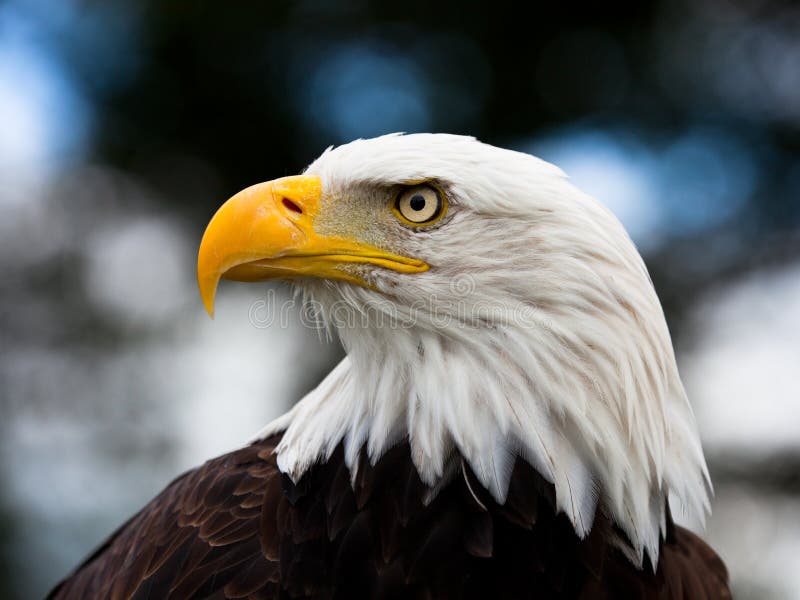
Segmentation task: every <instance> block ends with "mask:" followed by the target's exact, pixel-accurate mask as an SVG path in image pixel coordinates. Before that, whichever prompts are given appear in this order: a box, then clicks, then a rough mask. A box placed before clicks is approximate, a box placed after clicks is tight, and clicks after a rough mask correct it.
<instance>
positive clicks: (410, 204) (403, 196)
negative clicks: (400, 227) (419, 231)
mask: <svg viewBox="0 0 800 600" xmlns="http://www.w3.org/2000/svg"><path fill="white" fill-rule="evenodd" d="M392 211H393V212H394V214H395V216H397V218H398V219H399V220H400V221H401V222H403V223H404V224H406V225H410V226H411V227H422V226H427V225H432V224H433V223H436V222H437V221H438V220H439V219H441V218H442V217H443V216H444V215H445V213H446V212H447V200H446V199H445V197H444V194H442V192H441V191H440V190H439V189H438V188H436V187H434V186H432V185H429V184H424V183H422V184H417V185H411V186H408V187H405V188H403V189H402V190H400V193H399V194H398V195H397V198H395V201H394V206H393V207H392Z"/></svg>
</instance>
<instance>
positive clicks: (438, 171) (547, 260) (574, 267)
mask: <svg viewBox="0 0 800 600" xmlns="http://www.w3.org/2000/svg"><path fill="white" fill-rule="evenodd" d="M615 238H618V239H619V240H621V242H622V244H621V245H622V247H623V248H622V249H623V250H627V251H628V252H627V254H628V256H622V257H621V256H619V255H618V253H617V252H616V251H617V250H618V249H617V248H616V247H615V244H614V243H613V241H614V240H615ZM622 254H625V253H624V252H623V253H622ZM626 258H627V259H628V261H629V262H628V264H618V265H616V266H618V267H620V268H621V269H622V270H625V269H628V268H631V267H632V268H633V270H634V273H633V277H635V278H642V277H643V278H645V279H646V273H645V272H644V269H643V267H642V265H641V263H640V262H639V260H638V255H636V253H635V251H634V252H633V253H631V252H630V244H629V242H628V240H627V236H626V235H625V233H624V232H623V231H622V229H621V227H620V225H619V224H618V223H617V222H616V220H615V219H614V218H613V217H612V216H611V215H610V214H608V213H607V212H606V211H605V210H604V209H603V208H602V207H600V205H598V204H597V203H595V202H593V201H591V200H590V199H587V198H586V197H585V196H582V195H581V194H580V193H578V192H577V190H575V189H574V188H572V187H571V186H570V185H569V184H568V183H567V182H566V179H565V177H564V176H563V175H562V173H561V172H560V171H559V170H558V169H557V168H555V167H553V166H552V165H549V164H547V163H544V162H542V161H539V160H537V159H534V158H533V157H531V156H529V155H525V154H521V153H517V152H511V151H508V150H503V149H500V148H495V147H492V146H487V145H485V144H480V143H479V142H476V141H475V140H472V139H471V138H463V137H459V136H446V135H408V136H385V137H382V138H377V139H372V140H359V141H357V142H353V143H351V144H348V145H346V146H342V147H339V148H336V149H333V150H328V151H327V152H326V153H324V154H323V155H322V156H321V157H320V158H319V159H317V161H315V162H314V163H313V164H312V165H311V166H310V167H309V168H308V169H307V171H306V172H305V173H304V174H303V175H299V176H295V177H286V178H283V179H280V180H276V181H272V182H268V183H264V184H258V185H256V186H253V187H251V188H248V189H246V190H244V191H242V192H240V193H239V194H237V195H236V196H235V197H234V198H232V199H231V200H230V201H229V202H228V203H227V204H226V205H225V206H223V207H222V208H221V209H220V211H219V213H218V214H217V216H216V217H215V218H214V220H213V221H212V223H211V224H210V225H209V228H208V231H207V233H206V236H205V238H204V241H203V245H202V247H201V250H200V260H199V271H198V277H199V281H200V287H201V293H202V295H203V298H204V301H205V302H206V307H207V308H208V310H209V312H211V311H212V310H213V301H214V294H215V290H216V285H217V282H218V280H219V278H220V277H222V278H226V279H234V280H242V281H254V280H263V279H274V278H280V279H291V280H294V281H295V283H296V284H297V285H298V287H300V288H302V289H304V290H306V291H308V292H310V294H311V295H312V296H313V297H314V298H315V299H316V300H318V301H320V302H321V303H322V305H323V308H325V309H326V313H327V314H326V315H325V316H327V317H328V318H329V319H330V320H332V321H333V323H332V324H333V325H334V326H335V325H336V324H342V325H343V324H344V323H347V324H348V325H350V326H352V325H353V324H354V323H360V324H363V323H366V324H367V325H370V324H371V323H370V322H369V321H368V320H366V321H365V319H364V318H363V317H365V316H366V317H368V316H369V315H374V316H377V317H380V318H383V322H384V323H390V324H392V325H395V326H400V327H409V326H418V327H420V328H432V329H436V330H437V331H439V332H440V333H442V334H443V335H448V336H455V337H461V336H460V332H459V331H456V330H455V329H454V328H456V329H463V328H481V327H503V326H508V325H511V324H514V323H515V324H517V325H520V326H536V325H537V323H538V324H539V325H541V324H542V322H543V320H544V319H551V318H552V315H549V314H547V310H545V309H548V308H550V307H552V305H553V304H554V303H555V302H558V298H559V297H561V298H562V299H563V291H564V289H565V288H569V287H571V286H573V287H574V286H578V287H579V284H580V282H581V281H582V280H585V278H586V277H592V276H593V274H594V271H595V268H596V267H597V266H603V268H605V267H606V266H607V265H601V263H603V262H605V263H619V262H620V261H621V260H622V261H623V262H624V260H625V259H626ZM593 263H595V264H593ZM336 282H346V283H347V284H356V286H358V288H354V287H353V285H344V286H343V285H339V284H338V283H336ZM582 300H583V301H585V302H589V303H591V302H593V301H594V300H593V299H592V298H590V297H587V298H583V299H582ZM348 310H355V311H361V313H362V318H357V319H353V318H352V315H350V314H349V313H348Z"/></svg>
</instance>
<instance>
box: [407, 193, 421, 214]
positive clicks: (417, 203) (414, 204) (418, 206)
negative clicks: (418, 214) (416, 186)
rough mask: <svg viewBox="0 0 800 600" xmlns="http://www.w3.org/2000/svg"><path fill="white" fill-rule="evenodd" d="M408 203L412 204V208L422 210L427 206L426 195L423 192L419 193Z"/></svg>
mask: <svg viewBox="0 0 800 600" xmlns="http://www.w3.org/2000/svg"><path fill="white" fill-rule="evenodd" d="M408 204H409V206H411V210H415V211H420V210H422V209H423V208H425V197H424V196H423V195H422V194H417V195H416V196H413V197H412V198H411V201H410V202H409V203H408Z"/></svg>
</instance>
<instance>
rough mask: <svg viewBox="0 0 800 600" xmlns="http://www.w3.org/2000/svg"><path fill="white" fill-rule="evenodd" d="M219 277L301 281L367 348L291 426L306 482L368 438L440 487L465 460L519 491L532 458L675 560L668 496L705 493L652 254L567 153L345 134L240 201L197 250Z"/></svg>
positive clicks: (295, 458) (352, 356) (498, 485)
mask: <svg viewBox="0 0 800 600" xmlns="http://www.w3.org/2000/svg"><path fill="white" fill-rule="evenodd" d="M220 278H228V279H235V280H244V281H257V280H263V279H274V278H283V279H291V280H292V281H293V282H295V284H296V285H297V286H298V287H299V288H300V289H302V290H303V291H304V292H306V293H307V295H309V296H311V297H312V298H313V299H314V300H315V301H317V302H318V303H319V304H320V305H321V306H322V307H323V309H324V311H323V316H324V317H326V318H327V319H328V321H329V323H330V324H331V325H332V326H333V327H334V328H335V329H336V330H337V331H338V333H339V336H340V338H341V340H342V342H343V344H344V346H345V348H346V350H347V353H348V358H347V359H345V361H344V362H343V363H342V364H341V365H340V366H339V367H337V369H336V370H334V371H333V373H331V375H330V376H329V377H328V378H327V379H326V381H325V382H323V383H322V384H321V385H320V387H319V388H317V389H316V390H315V391H313V392H312V393H311V394H309V396H307V397H306V398H305V399H304V400H303V401H302V402H301V403H300V404H298V405H297V407H296V408H295V409H294V410H293V411H292V412H291V413H289V415H287V416H286V417H285V418H283V419H281V420H279V422H278V423H277V424H276V425H275V428H276V429H281V430H285V434H284V436H283V439H282V441H281V444H280V446H279V447H278V452H279V465H280V466H281V468H282V470H284V471H285V472H287V473H289V475H290V476H292V477H294V478H295V479H297V478H299V477H300V476H302V474H303V473H304V472H305V470H306V469H307V468H308V467H309V466H310V465H311V464H313V463H314V462H315V461H316V460H319V459H320V458H325V457H326V456H327V455H329V454H330V452H332V451H333V449H334V448H335V446H336V445H337V444H339V443H340V442H342V443H344V445H345V452H346V459H347V460H348V461H349V464H350V466H351V467H352V466H353V464H354V461H355V459H356V457H357V456H358V453H359V451H360V450H361V448H362V447H366V449H367V452H368V454H369V456H370V457H372V458H373V459H377V458H378V457H379V456H380V455H381V454H382V453H383V452H385V451H386V450H387V449H388V448H389V447H391V446H392V445H393V444H394V443H396V442H397V441H398V440H399V439H401V438H404V437H407V438H408V440H409V443H410V445H411V449H412V458H413V460H414V462H415V465H416V467H417V469H418V471H419V473H420V476H421V477H422V479H423V481H425V482H426V483H428V484H429V485H431V486H432V487H433V488H435V487H436V486H437V484H438V483H440V482H441V481H443V480H446V478H447V477H448V476H450V475H452V468H453V464H454V463H453V457H454V456H460V457H463V458H464V460H465V461H467V462H468V464H469V466H470V468H471V469H472V470H473V472H474V473H475V475H476V476H477V477H478V479H479V480H480V481H481V483H482V484H483V485H484V486H485V487H486V488H487V489H488V490H489V491H490V492H491V493H492V494H493V495H494V496H495V498H496V499H497V500H498V501H500V502H503V501H504V500H505V497H506V493H507V489H508V482H509V478H510V476H511V470H512V467H513V463H514V460H516V459H517V457H521V458H522V459H524V460H527V461H528V462H529V463H531V464H532V465H533V466H534V467H535V468H536V469H537V470H538V471H539V472H540V473H541V474H542V475H543V476H544V477H545V478H546V479H548V480H549V481H551V482H552V483H553V484H554V486H555V490H556V500H557V503H558V506H559V508H560V509H561V510H563V511H564V512H565V513H566V514H567V515H568V516H569V517H570V519H571V520H572V522H573V524H574V526H575V529H576V531H577V532H578V534H579V535H585V533H586V532H587V531H588V530H589V528H590V527H591V523H592V518H593V516H594V514H595V509H596V507H597V503H598V502H600V503H601V504H602V506H603V510H606V511H608V513H609V514H611V515H612V516H613V517H614V519H615V521H616V522H617V524H618V525H619V526H620V527H621V528H622V529H623V530H624V531H625V533H626V534H627V537H628V539H629V540H630V542H631V544H632V551H633V554H634V559H635V560H636V559H638V560H641V558H642V554H643V552H644V550H645V549H646V550H647V551H648V552H649V553H650V556H651V557H652V558H655V556H656V553H657V548H658V535H659V528H660V525H661V523H663V519H664V499H665V498H666V496H667V495H668V494H673V495H674V496H675V497H676V498H677V499H678V500H679V501H680V502H681V503H683V504H684V505H686V506H687V508H688V510H690V511H691V512H693V513H694V514H696V515H700V516H702V514H703V512H704V507H706V506H707V503H708V493H709V487H708V478H707V473H706V468H705V461H704V459H703V455H702V450H701V448H700V444H699V439H698V436H697V433H696V430H695V425H694V420H693V417H692V414H691V409H690V408H689V405H688V402H687V400H686V396H685V393H684V391H683V387H682V384H681V381H680V377H679V375H678V371H677V367H676V365H675V359H674V355H673V351H672V343H671V340H670V336H669V332H668V330H667V326H666V322H665V320H664V316H663V313H662V310H661V306H660V303H659V301H658V298H657V297H656V294H655V291H654V290H653V287H652V284H651V282H650V279H649V276H648V274H647V270H646V268H645V266H644V263H643V262H642V260H641V258H640V256H639V254H638V252H637V251H636V249H635V248H634V246H633V244H632V242H631V241H630V239H629V238H628V236H627V234H626V233H625V231H624V229H623V228H622V226H621V225H620V223H619V222H618V221H617V220H616V219H615V218H614V217H613V215H611V213H610V212H608V211H607V210H606V209H605V208H604V207H602V206H601V205H600V204H599V203H597V202H596V201H594V200H593V199H592V198H590V197H588V196H586V195H585V194H583V193H581V192H580V191H579V190H577V189H576V188H575V187H573V186H572V185H571V184H570V183H569V182H568V181H567V180H566V177H565V176H564V174H563V173H562V172H561V171H560V170H559V169H557V168H556V167H554V166H552V165H550V164H548V163H545V162H543V161H540V160H538V159H536V158H534V157H532V156H529V155H526V154H521V153H518V152H512V151H508V150H503V149H500V148H495V147H492V146H488V145H485V144H481V143H480V142H477V141H476V140H474V139H472V138H466V137H460V136H450V135H432V134H419V135H407V136H400V135H392V136H384V137H380V138H376V139H371V140H358V141H356V142H353V143H350V144H347V145H344V146H341V147H338V148H335V149H329V150H327V151H326V152H325V153H324V154H322V156H320V157H319V158H318V159H317V160H316V161H315V162H314V163H312V164H311V165H310V166H309V168H308V169H307V170H306V172H305V173H304V174H303V175H299V176H295V177H286V178H283V179H278V180H275V181H272V182H268V183H263V184H259V185H256V186H253V187H251V188H248V189H246V190H244V191H242V192H240V193H239V194H237V195H236V196H234V197H233V198H231V199H230V200H229V201H228V202H227V203H226V204H224V205H223V206H222V207H221V208H220V210H219V211H218V212H217V214H216V215H215V216H214V218H213V219H212V221H211V223H210V224H209V226H208V229H207V230H206V233H205V236H204V238H203V241H202V243H201V247H200V253H199V258H198V280H199V285H200V291H201V295H202V297H203V300H204V302H205V304H206V308H207V309H208V310H209V312H211V311H212V310H213V303H214V295H215V290H216V287H217V283H218V281H219V279H220ZM458 464H460V463H458ZM654 564H655V561H654Z"/></svg>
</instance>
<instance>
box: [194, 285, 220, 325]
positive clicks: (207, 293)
mask: <svg viewBox="0 0 800 600" xmlns="http://www.w3.org/2000/svg"><path fill="white" fill-rule="evenodd" d="M218 283H219V278H218V277H215V278H213V279H209V278H203V277H198V278H197V286H198V287H199V288H200V298H201V299H202V300H203V306H204V307H205V309H206V312H207V313H208V316H209V317H211V318H212V319H213V318H214V300H215V298H216V295H217V284H218Z"/></svg>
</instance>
